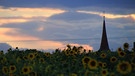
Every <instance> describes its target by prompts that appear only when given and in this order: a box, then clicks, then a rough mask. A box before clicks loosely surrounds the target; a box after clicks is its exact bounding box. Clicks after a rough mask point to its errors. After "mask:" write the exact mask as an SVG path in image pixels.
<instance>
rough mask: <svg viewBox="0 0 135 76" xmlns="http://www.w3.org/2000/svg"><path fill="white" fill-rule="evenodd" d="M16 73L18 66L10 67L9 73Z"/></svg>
mask: <svg viewBox="0 0 135 76" xmlns="http://www.w3.org/2000/svg"><path fill="white" fill-rule="evenodd" d="M15 71H16V66H15V65H10V66H9V73H14V72H15Z"/></svg>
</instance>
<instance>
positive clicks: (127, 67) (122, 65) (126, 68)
mask: <svg viewBox="0 0 135 76" xmlns="http://www.w3.org/2000/svg"><path fill="white" fill-rule="evenodd" d="M131 70H132V67H131V64H129V62H127V61H123V62H119V63H118V65H117V71H118V72H119V73H121V74H128V73H130V72H131Z"/></svg>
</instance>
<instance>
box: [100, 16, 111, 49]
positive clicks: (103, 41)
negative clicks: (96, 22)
mask: <svg viewBox="0 0 135 76" xmlns="http://www.w3.org/2000/svg"><path fill="white" fill-rule="evenodd" d="M108 50H110V49H109V45H108V39H107V33H106V26H105V16H103V31H102V39H101V44H100V49H99V51H108Z"/></svg>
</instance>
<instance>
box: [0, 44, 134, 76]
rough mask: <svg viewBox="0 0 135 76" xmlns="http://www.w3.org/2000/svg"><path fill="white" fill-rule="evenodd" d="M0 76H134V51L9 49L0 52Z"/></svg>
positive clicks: (126, 45)
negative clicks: (5, 51) (50, 51)
mask: <svg viewBox="0 0 135 76" xmlns="http://www.w3.org/2000/svg"><path fill="white" fill-rule="evenodd" d="M0 76H135V51H134V50H128V44H127V43H125V44H124V47H123V48H118V49H117V50H116V51H113V52H112V51H100V52H99V51H91V50H89V52H86V50H85V49H83V47H81V46H80V47H76V46H70V45H67V48H66V49H64V50H60V49H56V50H55V51H54V52H52V53H49V52H42V51H40V50H36V49H27V50H20V49H18V48H16V49H14V50H13V49H11V48H10V49H9V50H8V52H7V53H3V51H0Z"/></svg>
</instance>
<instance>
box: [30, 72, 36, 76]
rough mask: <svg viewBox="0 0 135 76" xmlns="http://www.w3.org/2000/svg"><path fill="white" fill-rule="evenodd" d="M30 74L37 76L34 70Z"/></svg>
mask: <svg viewBox="0 0 135 76" xmlns="http://www.w3.org/2000/svg"><path fill="white" fill-rule="evenodd" d="M29 76H37V73H36V72H34V71H32V72H30V73H29Z"/></svg>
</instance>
